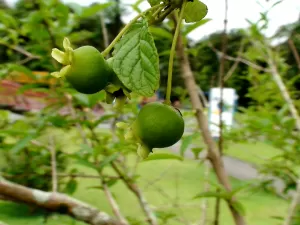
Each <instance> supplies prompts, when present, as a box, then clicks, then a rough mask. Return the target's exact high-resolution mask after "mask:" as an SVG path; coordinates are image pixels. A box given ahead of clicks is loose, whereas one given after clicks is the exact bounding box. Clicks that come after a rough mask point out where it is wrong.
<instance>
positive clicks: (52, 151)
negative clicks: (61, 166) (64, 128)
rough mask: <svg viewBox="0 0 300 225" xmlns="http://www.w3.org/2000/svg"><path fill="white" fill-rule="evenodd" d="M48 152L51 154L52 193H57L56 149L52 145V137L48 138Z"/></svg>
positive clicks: (53, 144)
mask: <svg viewBox="0 0 300 225" xmlns="http://www.w3.org/2000/svg"><path fill="white" fill-rule="evenodd" d="M49 150H50V154H51V174H52V191H53V192H54V193H55V192H57V186H58V183H57V170H56V149H55V143H54V137H53V136H52V135H50V136H49Z"/></svg>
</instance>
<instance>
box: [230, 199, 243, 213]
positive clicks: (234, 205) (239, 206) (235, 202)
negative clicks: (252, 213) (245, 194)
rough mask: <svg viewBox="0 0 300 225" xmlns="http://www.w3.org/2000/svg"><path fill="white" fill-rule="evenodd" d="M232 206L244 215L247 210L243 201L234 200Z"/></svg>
mask: <svg viewBox="0 0 300 225" xmlns="http://www.w3.org/2000/svg"><path fill="white" fill-rule="evenodd" d="M231 206H232V207H233V208H234V209H235V210H236V211H237V212H238V213H239V214H241V215H242V216H245V214H246V210H245V208H244V206H243V205H242V203H240V202H238V201H234V202H231Z"/></svg>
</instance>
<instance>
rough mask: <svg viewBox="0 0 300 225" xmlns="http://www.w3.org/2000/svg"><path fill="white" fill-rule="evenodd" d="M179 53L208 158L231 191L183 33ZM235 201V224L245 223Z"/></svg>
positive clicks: (233, 214)
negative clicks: (185, 48)
mask: <svg viewBox="0 0 300 225" xmlns="http://www.w3.org/2000/svg"><path fill="white" fill-rule="evenodd" d="M177 55H178V57H179V60H180V67H181V73H182V77H183V80H184V83H185V86H186V88H187V90H188V92H189V96H190V99H191V102H192V106H193V109H194V110H195V116H196V119H197V122H198V125H199V127H200V130H201V134H202V137H203V140H204V141H205V143H206V145H207V148H208V159H209V160H210V162H211V164H212V166H213V168H214V171H215V173H216V175H217V178H218V180H219V182H220V184H222V185H223V186H224V188H225V189H226V190H227V191H229V192H230V191H231V185H230V183H229V179H228V176H227V173H226V171H225V168H224V164H223V160H222V158H221V156H220V153H219V151H218V148H217V146H216V144H215V142H214V140H213V138H212V136H211V134H210V131H209V128H208V121H207V118H206V116H205V115H204V112H203V107H202V104H201V101H200V98H199V95H198V88H197V85H196V82H195V79H194V76H193V72H192V70H191V67H190V63H189V60H188V57H187V55H185V52H184V44H183V41H182V37H181V35H179V37H178V44H177ZM234 201H235V199H231V200H229V201H227V203H228V206H229V208H230V211H231V213H232V216H233V218H234V221H235V224H236V225H245V224H246V222H245V220H244V218H243V216H242V215H241V214H240V213H239V212H238V211H237V210H236V209H235V208H234V207H233V203H234Z"/></svg>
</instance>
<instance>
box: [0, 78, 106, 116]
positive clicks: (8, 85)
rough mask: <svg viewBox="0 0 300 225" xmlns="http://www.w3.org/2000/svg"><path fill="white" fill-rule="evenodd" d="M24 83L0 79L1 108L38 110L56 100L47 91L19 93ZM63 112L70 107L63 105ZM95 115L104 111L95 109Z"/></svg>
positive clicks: (65, 112) (21, 110) (61, 110)
mask: <svg viewBox="0 0 300 225" xmlns="http://www.w3.org/2000/svg"><path fill="white" fill-rule="evenodd" d="M22 86H23V85H22V84H19V83H17V82H14V81H11V80H0V108H5V109H9V110H12V111H18V112H24V111H25V112H26V111H31V112H37V111H40V110H42V109H43V108H45V107H47V106H48V105H50V104H53V103H54V102H55V99H53V98H51V97H50V95H49V94H48V93H46V92H41V91H34V90H25V91H24V92H22V93H18V91H19V89H20V88H21V87H22ZM60 113H61V114H64V115H65V114H69V109H68V108H67V107H63V108H61V109H60ZM93 113H94V114H95V115H101V114H103V113H104V111H103V109H102V110H99V109H98V110H97V109H96V108H95V110H93Z"/></svg>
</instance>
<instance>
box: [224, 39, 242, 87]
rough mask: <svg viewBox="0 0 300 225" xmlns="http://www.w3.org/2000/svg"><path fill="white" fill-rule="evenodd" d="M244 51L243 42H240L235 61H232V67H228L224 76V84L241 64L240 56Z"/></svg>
mask: <svg viewBox="0 0 300 225" xmlns="http://www.w3.org/2000/svg"><path fill="white" fill-rule="evenodd" d="M243 51H244V41H241V45H240V48H239V51H238V57H237V58H236V59H237V60H236V61H234V63H233V65H232V66H231V67H230V69H229V70H228V72H227V73H226V75H225V76H224V82H226V81H227V80H228V79H229V78H230V77H231V76H232V75H233V73H234V71H235V70H236V69H237V67H238V65H239V63H240V62H241V61H240V59H241V54H242V52H243Z"/></svg>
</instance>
